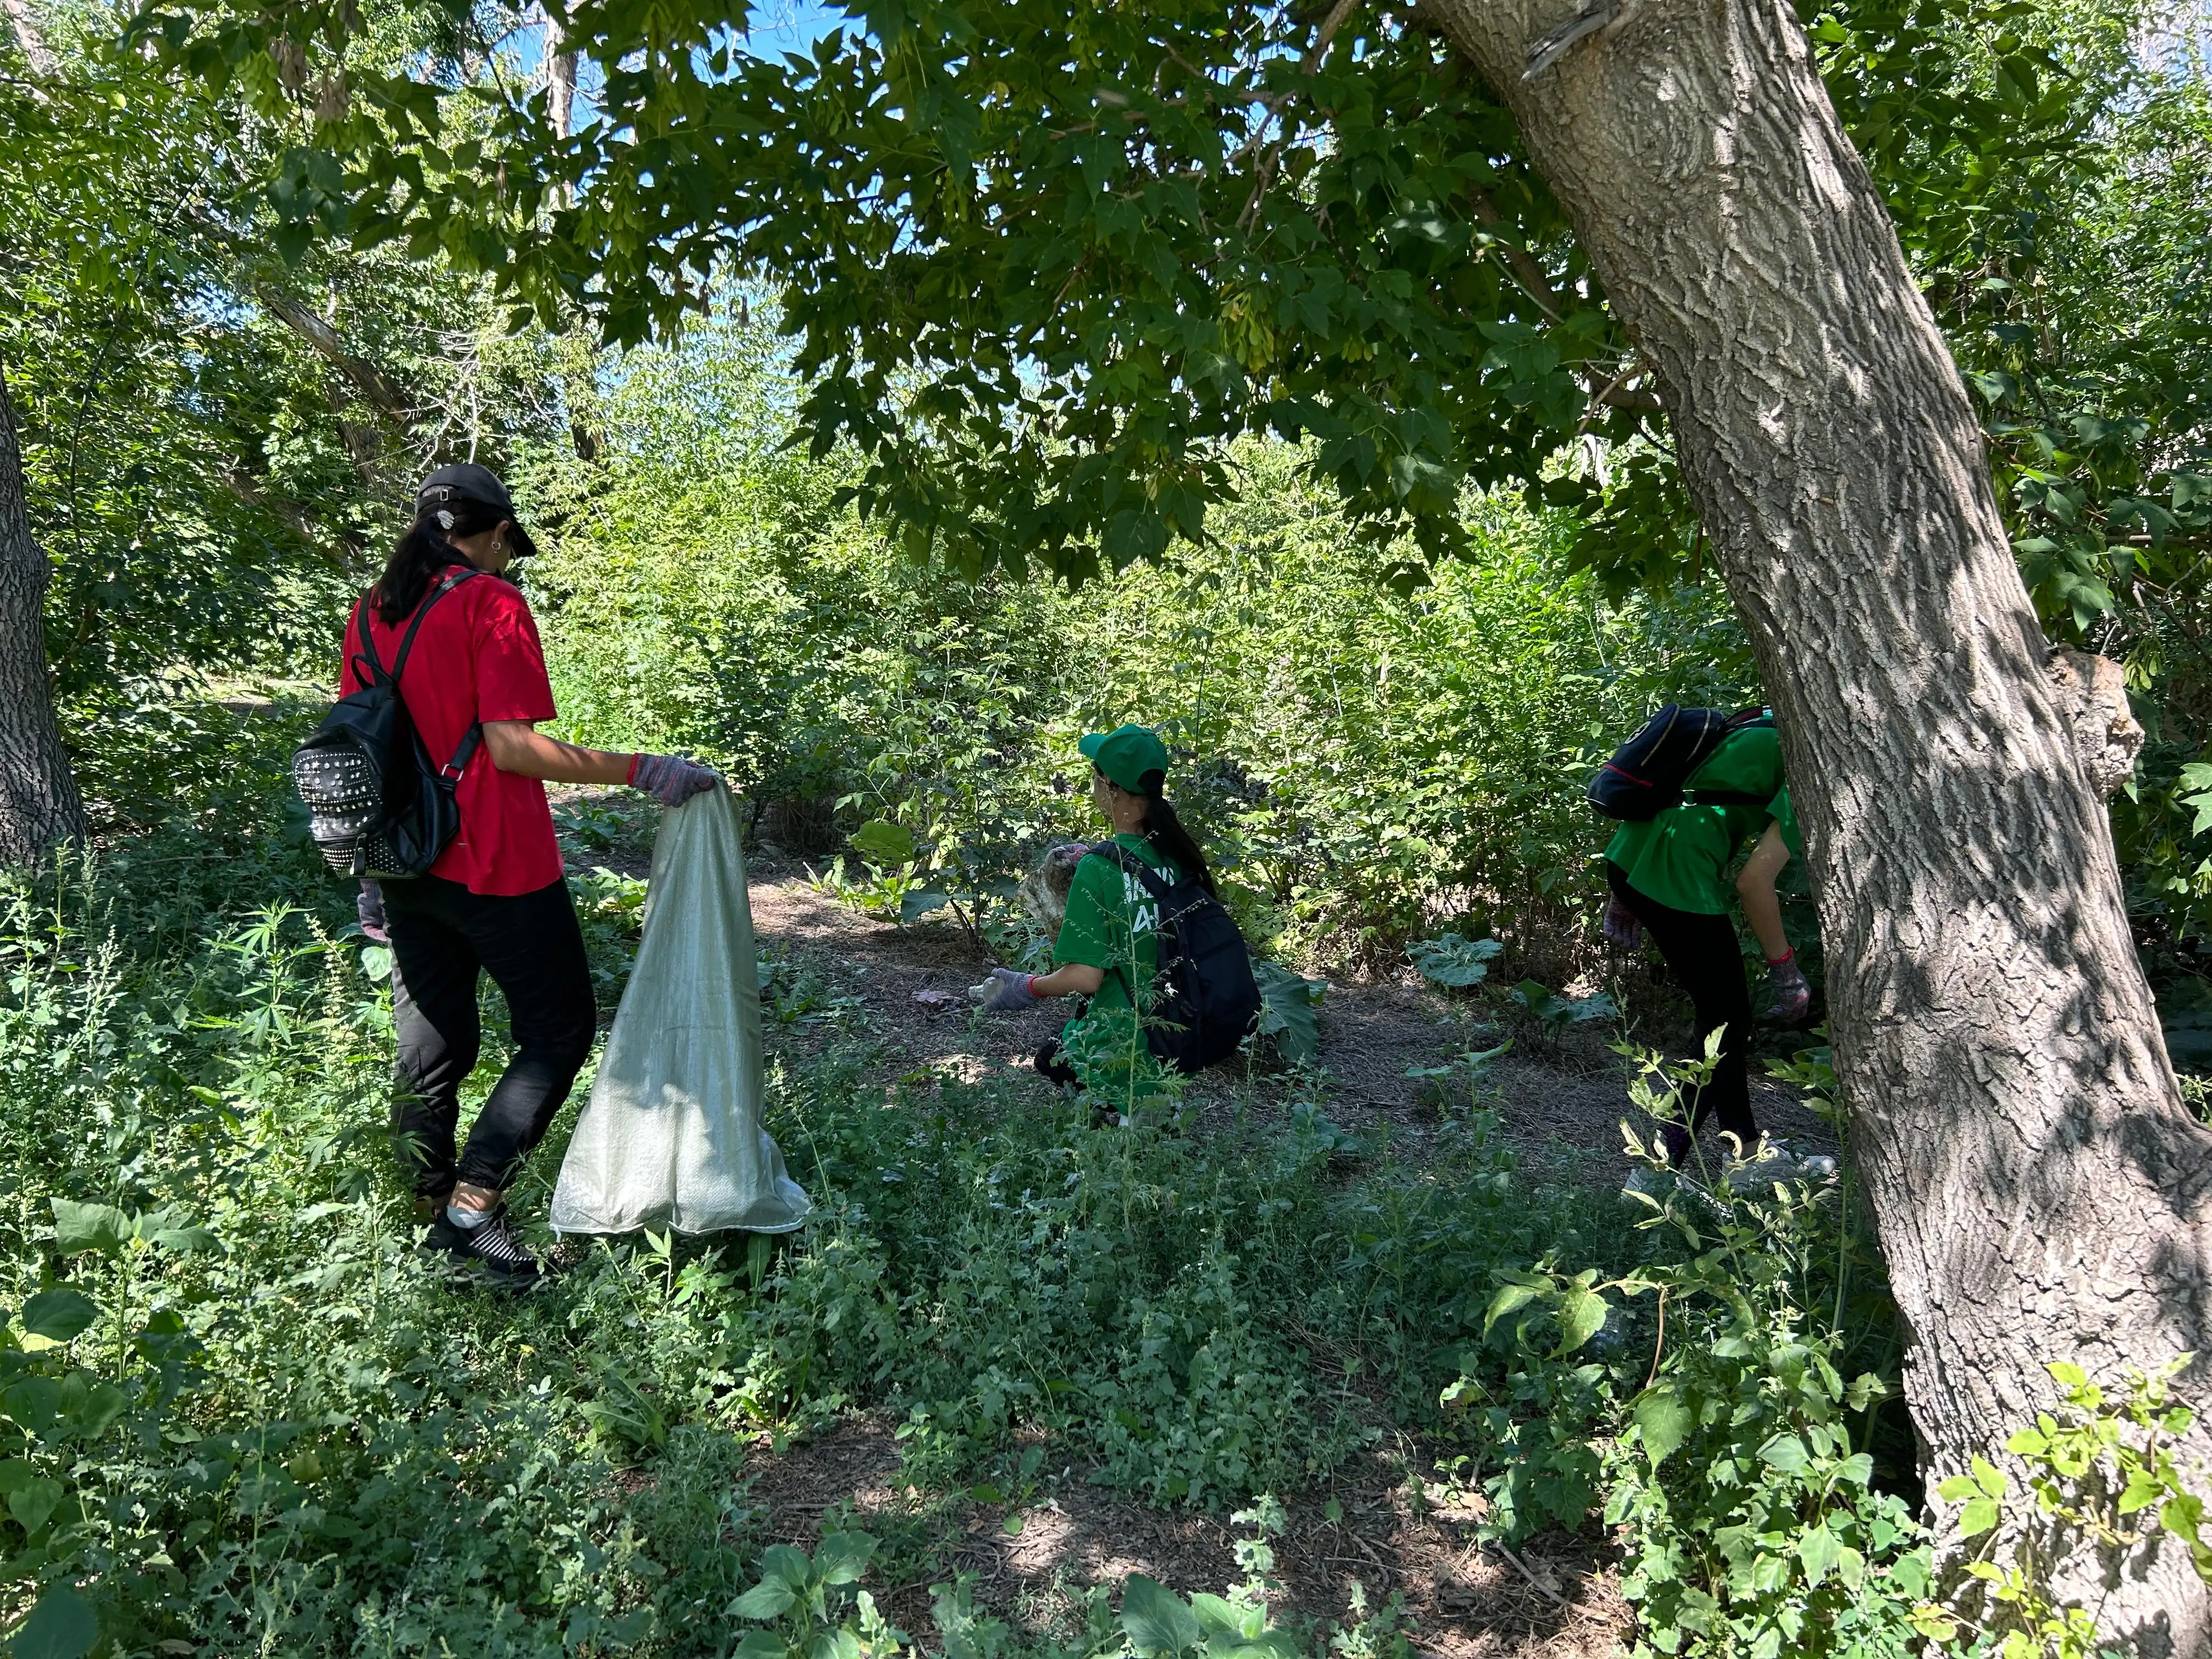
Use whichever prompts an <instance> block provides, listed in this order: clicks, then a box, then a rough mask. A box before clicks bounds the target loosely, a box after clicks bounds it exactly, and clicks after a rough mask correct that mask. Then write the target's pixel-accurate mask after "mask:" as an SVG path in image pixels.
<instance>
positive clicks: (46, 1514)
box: [8, 1477, 62, 1533]
mask: <svg viewBox="0 0 2212 1659" xmlns="http://www.w3.org/2000/svg"><path fill="white" fill-rule="evenodd" d="M61 1501H62V1485H61V1482H60V1481H58V1480H46V1479H45V1478H43V1477H41V1478H40V1479H38V1480H31V1481H27V1482H26V1483H25V1484H24V1485H23V1486H20V1487H18V1488H17V1489H16V1490H15V1491H14V1492H9V1494H8V1513H9V1514H10V1515H12V1516H15V1524H16V1525H17V1526H19V1527H21V1528H22V1529H23V1530H24V1531H25V1532H27V1533H33V1532H36V1531H38V1529H39V1528H41V1527H43V1526H45V1525H46V1522H48V1521H49V1520H50V1519H52V1516H53V1512H54V1511H55V1510H57V1509H58V1508H59V1507H60V1506H61Z"/></svg>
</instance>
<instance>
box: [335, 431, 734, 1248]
mask: <svg viewBox="0 0 2212 1659" xmlns="http://www.w3.org/2000/svg"><path fill="white" fill-rule="evenodd" d="M535 551H537V549H536V547H535V546H534V545H533V544H532V542H531V539H530V537H529V535H528V533H527V532H525V531H524V530H523V529H522V527H521V526H519V525H518V524H516V523H515V521H514V504H513V501H511V500H510V499H509V498H508V496H507V487H506V486H505V485H504V484H502V483H501V482H500V481H499V479H498V478H497V477H495V476H494V475H493V474H492V473H491V472H490V471H489V470H488V469H486V468H484V467H481V466H477V465H473V464H470V465H460V466H447V467H441V468H440V469H439V470H438V471H435V472H433V473H432V474H431V475H430V476H429V477H428V478H427V479H425V480H424V481H423V483H422V489H421V490H420V491H419V492H417V495H416V515H415V522H414V524H413V525H412V526H410V528H409V530H408V532H407V533H406V534H405V535H404V536H403V537H401V538H400V539H399V543H398V546H397V547H395V548H394V549H393V550H392V558H391V561H390V562H389V563H387V564H386V567H385V569H384V574H383V575H382V576H381V577H380V578H379V579H378V580H377V583H376V585H375V586H374V587H372V588H370V589H369V591H368V593H367V594H366V595H364V596H363V597H362V599H361V601H360V602H359V603H358V604H357V605H355V607H354V611H353V615H352V616H351V617H349V620H348V623H347V627H346V646H345V663H344V667H343V670H342V671H341V675H340V684H339V695H340V696H346V695H348V694H349V693H350V692H353V691H355V690H359V689H360V687H361V685H362V683H363V681H362V672H361V663H362V649H361V630H362V629H363V628H366V629H368V633H369V637H370V639H371V640H372V641H373V642H374V645H375V647H376V654H377V657H378V659H380V661H382V662H385V663H387V664H388V663H390V662H392V660H393V659H394V657H395V656H396V654H397V653H398V646H399V641H400V637H401V636H402V635H404V634H405V632H406V631H407V625H408V623H409V622H410V620H411V619H412V618H413V617H414V616H415V615H416V612H417V611H420V610H421V609H422V606H423V605H425V604H426V603H428V604H430V605H432V606H433V608H432V609H431V610H430V611H429V612H428V615H426V616H425V617H423V620H422V629H421V630H420V631H419V632H418V633H417V634H416V639H415V647H414V650H413V652H412V653H410V655H409V657H408V659H407V664H406V668H405V671H404V673H403V674H402V676H401V678H400V684H399V696H400V700H401V702H404V703H405V705H406V707H407V712H408V714H409V716H410V718H411V719H412V720H413V721H414V722H415V728H416V732H418V733H420V735H421V737H422V743H423V745H424V747H425V748H426V749H428V751H429V752H430V754H431V755H432V756H434V757H437V758H439V759H441V760H442V759H444V758H445V757H447V756H456V755H459V754H460V753H461V752H462V750H463V748H464V745H465V740H466V738H468V735H469V733H470V732H471V729H473V728H477V727H479V726H480V727H481V728H482V732H483V741H482V743H481V744H478V745H477V746H475V748H474V750H473V752H471V753H470V754H469V756H468V758H467V762H466V764H465V767H464V769H463V770H462V773H461V776H460V781H459V784H458V785H457V786H456V788H455V792H454V793H455V796H456V799H457V800H458V802H459V807H460V819H461V824H460V832H459V834H458V835H457V836H454V838H453V844H452V845H451V846H449V847H447V848H446V850H445V852H444V853H443V854H441V856H440V857H439V860H438V861H437V863H436V864H435V865H433V866H431V869H430V873H429V874H428V875H427V876H424V877H422V878H419V879H416V880H412V881H395V882H391V883H388V884H384V885H383V887H382V890H381V892H380V894H378V893H375V892H364V894H363V904H362V915H363V917H364V921H367V920H368V917H369V916H370V915H371V912H372V910H373V909H374V908H375V906H374V901H376V900H377V899H378V898H380V899H381V908H382V912H383V921H384V924H385V929H386V932H387V933H388V934H389V937H390V939H391V943H392V958H393V963H394V968H393V972H392V1020H393V1024H394V1025H395V1026H396V1028H397V1030H398V1048H399V1053H398V1094H397V1097H396V1098H395V1101H394V1103H393V1106H392V1133H393V1139H394V1143H395V1146H397V1148H398V1152H399V1156H400V1159H401V1162H402V1164H404V1166H405V1167H406V1169H407V1170H408V1173H409V1174H410V1176H411V1177H412V1178H413V1180H414V1182H415V1190H416V1195H417V1197H418V1199H420V1200H422V1204H423V1206H424V1209H425V1211H426V1212H427V1216H428V1219H429V1221H430V1230H429V1233H428V1236H427V1237H425V1239H424V1241H423V1242H424V1243H425V1244H426V1245H429V1246H432V1247H435V1248H439V1249H447V1250H449V1251H451V1252H453V1254H454V1255H458V1256H461V1257H463V1258H465V1259H469V1260H473V1261H479V1262H481V1263H483V1265H484V1266H485V1267H489V1268H490V1269H492V1270H493V1271H494V1272H495V1273H498V1274H500V1275H501V1276H502V1277H506V1278H509V1279H532V1278H535V1277H536V1276H537V1275H538V1273H539V1272H540V1268H539V1267H538V1261H537V1260H536V1258H535V1257H533V1256H532V1255H531V1254H530V1252H529V1250H528V1249H526V1247H525V1246H524V1244H523V1243H522V1242H521V1240H520V1238H519V1237H516V1234H515V1231H514V1226H513V1220H512V1218H510V1217H509V1215H508V1213H507V1208H506V1206H505V1202H504V1194H505V1193H506V1191H507V1187H508V1186H509V1185H510V1184H512V1182H513V1179H514V1177H515V1176H516V1174H517V1173H518V1172H519V1171H520V1169H521V1166H522V1160H523V1158H525V1156H526V1155H527V1154H528V1152H530V1150H531V1148H532V1147H533V1146H537V1144H538V1141H539V1140H540V1139H543V1138H544V1133H545V1130H546V1126H547V1125H548V1124H550V1122H551V1121H552V1120H553V1115H554V1113H556V1112H557V1111H558V1110H560V1109H561V1103H562V1101H564V1100H566V1099H567V1098H568V1089H569V1085H571V1084H573V1083H574V1081H575V1078H576V1073H577V1072H578V1071H580V1069H581V1068H582V1066H583V1064H584V1060H585V1059H586V1056H588V1055H589V1054H590V1053H591V1048H592V1034H593V1032H594V1030H595V1029H596V1028H597V1025H598V1013H599V1011H598V1007H597V1005H596V1004H595V1002H594V1000H593V998H592V976H591V972H590V969H588V967H587V966H586V963H585V960H584V936H583V932H582V930H581V929H580V927H578V926H577V922H576V910H575V906H574V903H573V902H571V901H570V899H569V896H568V884H567V883H566V881H565V880H564V879H563V878H562V867H561V849H560V847H559V845H558V843H557V842H556V841H555V840H554V838H553V814H552V811H551V809H550V807H549V806H548V805H546V800H545V785H546V783H547V782H549V781H550V782H558V783H626V784H630V785H633V786H635V787H637V788H640V789H643V790H645V791H647V793H651V794H653V795H655V796H657V797H658V798H659V799H660V800H661V801H662V803H663V804H664V805H670V806H673V805H677V804H678V802H680V801H683V800H684V799H689V798H690V796H692V795H695V794H697V793H699V792H700V791H702V790H704V789H711V788H713V787H715V786H716V785H717V784H718V783H719V782H720V779H719V778H717V777H716V776H715V775H714V773H713V772H711V771H709V770H708V769H707V768H705V767H703V766H698V765H695V764H694V763H691V762H690V761H688V760H685V759H684V758H683V757H681V756H675V755H615V754H608V753H605V752H604V751H603V750H597V749H580V748H578V747H577V746H576V745H574V744H567V743H562V742H560V741H559V740H558V739H556V738H551V737H549V736H547V735H546V734H545V733H544V732H540V731H538V721H540V720H551V719H552V718H553V712H554V711H553V688H552V685H551V683H550V681H549V680H548V679H547V678H546V674H545V653H544V649H543V648H542V647H540V646H539V644H538V624H537V622H536V621H535V620H534V619H533V618H532V616H531V614H530V606H529V605H528V604H527V603H526V601H525V600H524V599H523V597H522V594H521V592H520V589H518V588H517V587H516V586H514V585H513V582H512V581H511V580H508V579H507V576H506V574H505V573H506V571H507V568H508V566H509V565H510V564H511V563H512V562H513V561H514V560H515V559H517V558H520V557H523V556H526V555H528V554H531V553H534V552H535ZM479 973H489V975H491V976H492V980H493V982H494V983H495V984H496V985H497V986H498V987H499V988H500V990H501V992H502V993H503V994H505V995H506V998H507V1012H508V1014H509V1017H510V1024H511V1026H512V1029H513V1036H514V1044H515V1053H514V1058H513V1062H512V1063H511V1064H510V1065H509V1066H507V1070H506V1072H505V1073H503V1074H502V1075H501V1078H500V1079H499V1082H498V1084H497V1085H495V1086H494V1088H493V1090H492V1091H491V1096H490V1097H489V1099H488V1100H486V1101H485V1102H484V1104H483V1110H482V1111H480V1112H479V1113H478V1114H477V1120H476V1122H475V1123H474V1125H473V1126H471V1128H470V1130H469V1136H468V1141H467V1144H466V1145H465V1146H463V1147H462V1148H461V1149H460V1152H459V1156H458V1158H457V1157H456V1155H455V1151H454V1132H455V1129H456V1127H457V1125H458V1122H459V1115H460V1088H461V1084H462V1082H463V1080H464V1079H466V1078H467V1077H468V1075H469V1073H471V1072H472V1071H474V1070H475V1069H476V1063H477V1048H478V1047H479V1044H480V1042H481V1041H482V1032H481V1030H480V1029H479V1026H478V1024H477V975H478V974H479Z"/></svg>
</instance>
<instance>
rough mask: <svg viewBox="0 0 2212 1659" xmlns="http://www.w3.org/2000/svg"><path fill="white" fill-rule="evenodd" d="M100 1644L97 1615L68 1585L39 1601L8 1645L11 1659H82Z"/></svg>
mask: <svg viewBox="0 0 2212 1659" xmlns="http://www.w3.org/2000/svg"><path fill="white" fill-rule="evenodd" d="M99 1641H100V1615H99V1614H98V1613H95V1612H94V1610H93V1606H92V1603H91V1602H89V1601H86V1600H85V1598H84V1597H83V1596H82V1595H79V1594H78V1593H77V1592H76V1589H73V1588H72V1587H70V1585H68V1584H54V1585H51V1586H49V1587H48V1589H47V1590H46V1594H45V1595H41V1596H40V1598H39V1605H38V1606H36V1607H33V1608H32V1609H31V1616H30V1617H29V1618H28V1619H26V1620H24V1621H23V1623H22V1626H21V1628H20V1629H18V1630H17V1631H16V1632H15V1639H14V1640H13V1641H12V1642H10V1643H9V1644H8V1650H9V1654H10V1655H11V1656H12V1659H84V1656H85V1655H86V1654H88V1653H90V1652H91V1651H92V1650H93V1648H94V1646H95V1645H96V1644H98V1643H99Z"/></svg>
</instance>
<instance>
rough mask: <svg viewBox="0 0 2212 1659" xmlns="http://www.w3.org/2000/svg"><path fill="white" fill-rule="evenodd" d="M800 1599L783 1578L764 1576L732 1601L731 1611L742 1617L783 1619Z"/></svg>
mask: <svg viewBox="0 0 2212 1659" xmlns="http://www.w3.org/2000/svg"><path fill="white" fill-rule="evenodd" d="M798 1599H799V1598H798V1597H797V1596H796V1595H793V1592H792V1589H791V1586H790V1585H788V1584H787V1583H784V1582H783V1580H781V1578H763V1579H762V1580H761V1581H760V1583H757V1584H755V1585H754V1586H753V1587H752V1588H751V1589H749V1590H747V1591H746V1592H745V1593H744V1595H740V1596H739V1597H738V1599H737V1600H736V1601H732V1603H731V1604H730V1611H731V1612H732V1613H735V1614H737V1616H738V1618H740V1619H781V1617H783V1615H784V1614H785V1613H788V1612H789V1611H790V1610H791V1604H792V1603H793V1601H797V1600H798ZM778 1645H779V1646H781V1644H780V1643H779V1644H778Z"/></svg>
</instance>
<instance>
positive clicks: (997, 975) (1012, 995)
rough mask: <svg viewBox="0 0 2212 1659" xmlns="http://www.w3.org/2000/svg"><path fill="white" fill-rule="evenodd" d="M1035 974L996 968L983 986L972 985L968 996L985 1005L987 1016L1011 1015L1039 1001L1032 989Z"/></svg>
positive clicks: (984, 1009) (984, 1010)
mask: <svg viewBox="0 0 2212 1659" xmlns="http://www.w3.org/2000/svg"><path fill="white" fill-rule="evenodd" d="M1035 982H1036V975H1034V974H1018V973H1016V972H1015V971H1014V970H1013V969H1011V968H994V969H991V977H990V978H988V979H987V980H985V981H983V982H982V983H981V985H971V986H969V987H968V994H969V996H971V997H973V998H975V1000H976V1001H978V1002H980V1003H981V1004H982V1005H983V1012H985V1013H987V1014H1010V1013H1012V1012H1014V1011H1015V1010H1016V1009H1018V1008H1026V1007H1028V1006H1030V1004H1031V1003H1033V1002H1035V1001H1036V1000H1037V994H1036V991H1035V990H1033V989H1032V988H1031V987H1032V986H1033V985H1034V984H1035Z"/></svg>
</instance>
